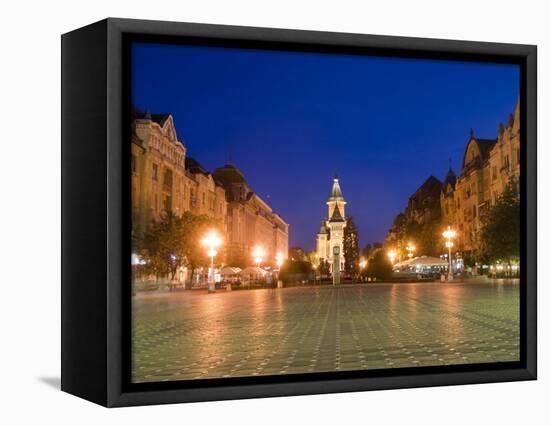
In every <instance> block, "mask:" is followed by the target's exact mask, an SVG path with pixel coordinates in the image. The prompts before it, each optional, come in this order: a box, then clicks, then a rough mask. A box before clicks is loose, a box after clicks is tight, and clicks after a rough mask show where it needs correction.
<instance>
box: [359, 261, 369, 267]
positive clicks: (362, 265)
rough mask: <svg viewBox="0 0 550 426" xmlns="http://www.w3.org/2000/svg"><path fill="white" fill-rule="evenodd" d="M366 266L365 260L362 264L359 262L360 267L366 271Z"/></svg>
mask: <svg viewBox="0 0 550 426" xmlns="http://www.w3.org/2000/svg"><path fill="white" fill-rule="evenodd" d="M366 266H367V261H366V260H365V259H362V260H361V262H359V267H360V268H361V269H365V267H366Z"/></svg>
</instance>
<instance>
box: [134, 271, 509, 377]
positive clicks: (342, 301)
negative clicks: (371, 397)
mask: <svg viewBox="0 0 550 426" xmlns="http://www.w3.org/2000/svg"><path fill="white" fill-rule="evenodd" d="M517 360H519V282H518V280H493V281H489V282H486V283H456V282H455V283H447V284H445V283H416V284H403V283H401V284H363V285H350V286H341V287H333V286H326V287H296V288H286V289H276V290H263V289H262V290H249V291H244V290H242V291H233V292H225V291H219V292H217V293H216V294H207V293H206V292H203V291H183V292H177V293H156V294H140V295H138V296H136V297H134V298H133V365H132V377H133V381H134V382H151V381H167V380H188V379H205V378H220V377H242V376H254V375H273V374H276V375H277V374H291V373H306V372H326V371H344V370H360V369H380V368H398V367H414V366H433V365H449V364H467V363H483V362H495V361H517Z"/></svg>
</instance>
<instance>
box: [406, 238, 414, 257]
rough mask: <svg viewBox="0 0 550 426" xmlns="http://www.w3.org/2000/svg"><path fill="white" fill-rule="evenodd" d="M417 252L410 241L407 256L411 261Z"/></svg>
mask: <svg viewBox="0 0 550 426" xmlns="http://www.w3.org/2000/svg"><path fill="white" fill-rule="evenodd" d="M415 251H416V247H415V245H414V244H413V243H411V242H410V241H409V242H408V244H407V256H408V258H409V259H411V258H412V257H413V255H414V252H415Z"/></svg>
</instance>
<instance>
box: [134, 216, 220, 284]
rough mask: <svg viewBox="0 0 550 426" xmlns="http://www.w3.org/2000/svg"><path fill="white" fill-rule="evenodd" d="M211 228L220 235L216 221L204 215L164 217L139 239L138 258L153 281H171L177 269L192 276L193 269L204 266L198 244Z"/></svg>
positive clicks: (206, 263)
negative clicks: (184, 269) (166, 277)
mask: <svg viewBox="0 0 550 426" xmlns="http://www.w3.org/2000/svg"><path fill="white" fill-rule="evenodd" d="M212 228H214V229H216V228H217V229H218V232H220V233H221V230H220V223H219V221H218V220H216V219H212V218H210V217H208V216H205V215H195V214H193V213H191V212H185V213H184V214H183V215H182V216H176V215H174V214H173V213H171V212H167V213H164V214H163V215H162V217H161V219H160V220H158V221H153V222H152V223H151V226H150V227H149V229H148V230H147V231H146V232H145V235H144V237H143V244H142V246H141V253H140V254H141V255H142V257H143V258H144V259H145V260H146V268H147V269H148V271H149V272H151V273H153V274H155V276H156V277H157V278H158V276H159V275H164V274H169V276H170V279H175V277H176V273H177V270H178V267H179V266H180V265H186V266H187V267H189V268H190V269H191V276H193V275H192V274H193V272H194V270H195V269H196V268H197V267H199V266H206V265H208V261H209V259H208V256H207V254H206V250H205V248H204V247H202V245H201V240H202V238H203V236H204V235H205V234H206V232H207V231H208V230H210V229H212Z"/></svg>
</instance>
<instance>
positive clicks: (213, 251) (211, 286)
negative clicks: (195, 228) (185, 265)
mask: <svg viewBox="0 0 550 426" xmlns="http://www.w3.org/2000/svg"><path fill="white" fill-rule="evenodd" d="M202 245H203V246H205V247H206V248H207V250H208V251H207V252H206V253H207V254H208V256H209V257H210V271H209V273H208V292H209V293H215V292H216V278H215V276H214V257H216V255H217V254H218V250H217V249H218V247H220V246H221V245H222V239H221V237H220V236H219V235H218V234H217V232H216V231H215V230H212V231H210V232H209V233H208V234H206V237H204V239H203V240H202ZM191 278H192V277H191Z"/></svg>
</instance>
